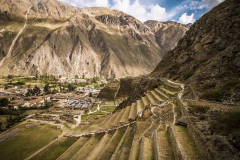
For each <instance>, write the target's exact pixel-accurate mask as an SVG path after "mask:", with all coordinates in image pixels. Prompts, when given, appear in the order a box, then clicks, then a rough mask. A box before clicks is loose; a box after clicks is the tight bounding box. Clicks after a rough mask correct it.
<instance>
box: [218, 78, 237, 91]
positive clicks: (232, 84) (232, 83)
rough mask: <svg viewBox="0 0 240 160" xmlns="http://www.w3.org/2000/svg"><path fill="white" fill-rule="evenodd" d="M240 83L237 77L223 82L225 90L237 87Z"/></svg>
mask: <svg viewBox="0 0 240 160" xmlns="http://www.w3.org/2000/svg"><path fill="white" fill-rule="evenodd" d="M238 83H239V81H238V79H237V78H232V79H230V80H229V81H227V82H225V83H224V84H223V87H222V89H224V90H225V89H231V88H233V87H235V86H236V85H237V84H238Z"/></svg>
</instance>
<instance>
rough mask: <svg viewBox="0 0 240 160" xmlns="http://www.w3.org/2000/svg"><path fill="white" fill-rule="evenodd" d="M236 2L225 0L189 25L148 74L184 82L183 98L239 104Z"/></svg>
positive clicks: (239, 39)
mask: <svg viewBox="0 0 240 160" xmlns="http://www.w3.org/2000/svg"><path fill="white" fill-rule="evenodd" d="M239 17H240V3H239V1H237V0H227V1H225V2H224V3H222V4H220V5H218V6H217V7H215V8H214V9H212V10H211V11H210V12H208V13H206V14H205V15H204V16H203V17H202V18H201V19H200V20H198V21H197V22H196V23H194V24H193V25H192V27H191V28H190V30H189V31H188V32H187V33H186V34H185V36H184V37H183V38H182V39H181V40H180V41H179V43H178V45H177V46H176V48H175V49H174V50H172V51H170V52H168V53H167V54H166V55H165V56H164V58H163V59H162V61H161V62H160V63H159V64H158V66H157V67H156V68H155V70H154V71H153V72H152V73H151V74H150V75H151V76H152V77H167V78H170V79H173V80H178V81H181V82H184V83H185V84H186V89H185V93H184V97H185V98H189V99H197V100H198V99H204V100H211V101H219V102H223V103H225V104H238V105H239V104H240V96H239V95H240V79H239V77H240V47H239V46H240V32H239V26H240V18H239Z"/></svg>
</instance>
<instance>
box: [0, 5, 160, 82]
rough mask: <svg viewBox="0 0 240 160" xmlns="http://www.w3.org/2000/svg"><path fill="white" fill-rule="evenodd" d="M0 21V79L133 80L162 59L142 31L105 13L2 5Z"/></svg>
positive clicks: (120, 16) (141, 26)
mask: <svg viewBox="0 0 240 160" xmlns="http://www.w3.org/2000/svg"><path fill="white" fill-rule="evenodd" d="M26 19H27V21H26ZM0 21H1V25H0V60H1V62H0V74H5V75H6V74H9V73H11V74H15V75H35V74H49V75H64V76H74V75H76V74H77V75H79V76H83V75H84V76H85V77H94V76H99V77H100V76H101V77H116V78H119V77H125V76H129V75H131V76H138V75H142V74H147V73H149V72H151V70H152V69H154V67H155V66H156V65H157V64H158V63H159V61H160V60H161V57H162V55H163V50H162V49H161V48H160V47H159V45H158V44H157V43H156V40H155V35H154V34H153V33H152V31H151V29H150V28H149V27H148V26H146V25H144V24H143V23H141V22H140V21H138V20H136V19H135V18H133V17H132V16H129V15H127V14H125V13H123V12H120V11H116V10H114V11H113V10H110V9H108V8H83V9H80V8H76V7H72V6H69V5H67V4H64V3H61V2H58V1H55V0H51V1H50V0H37V1H36V0H27V1H23V0H19V1H6V0H3V1H1V2H0ZM25 22H26V23H25Z"/></svg>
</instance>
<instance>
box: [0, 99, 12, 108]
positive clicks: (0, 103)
mask: <svg viewBox="0 0 240 160" xmlns="http://www.w3.org/2000/svg"><path fill="white" fill-rule="evenodd" d="M9 104H10V101H9V100H8V99H7V98H1V99H0V107H6V106H8V105H9Z"/></svg>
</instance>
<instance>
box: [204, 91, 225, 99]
mask: <svg viewBox="0 0 240 160" xmlns="http://www.w3.org/2000/svg"><path fill="white" fill-rule="evenodd" d="M222 97H223V92H222V91H219V90H214V91H210V92H207V93H205V94H203V96H202V98H203V99H206V100H209V101H221V100H222Z"/></svg>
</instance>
